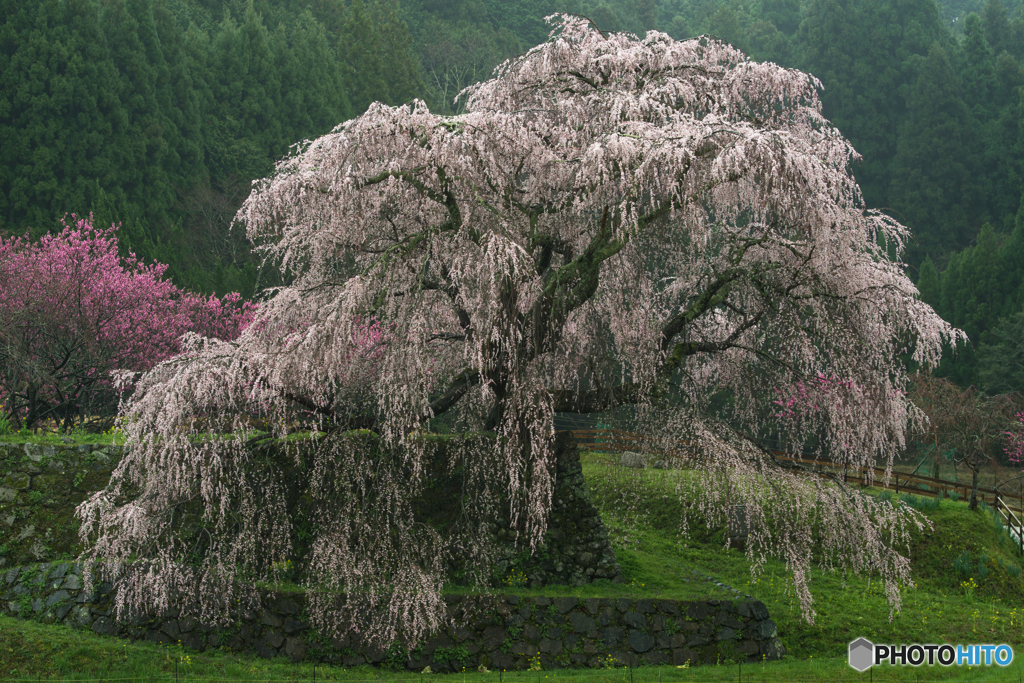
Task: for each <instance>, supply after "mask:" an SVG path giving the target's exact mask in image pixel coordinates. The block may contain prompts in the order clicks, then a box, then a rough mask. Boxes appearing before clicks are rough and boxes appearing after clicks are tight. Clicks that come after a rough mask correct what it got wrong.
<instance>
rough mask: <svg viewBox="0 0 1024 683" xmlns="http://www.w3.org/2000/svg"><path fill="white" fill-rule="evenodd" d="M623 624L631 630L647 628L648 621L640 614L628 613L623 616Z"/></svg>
mask: <svg viewBox="0 0 1024 683" xmlns="http://www.w3.org/2000/svg"><path fill="white" fill-rule="evenodd" d="M622 623H623V624H625V625H626V626H629V627H630V628H637V629H645V628H647V619H646V617H644V615H642V614H640V613H639V612H626V613H625V614H623V615H622Z"/></svg>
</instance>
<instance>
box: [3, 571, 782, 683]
mask: <svg viewBox="0 0 1024 683" xmlns="http://www.w3.org/2000/svg"><path fill="white" fill-rule="evenodd" d="M446 602H447V604H448V609H449V614H450V616H451V621H452V624H453V625H452V626H450V627H449V628H448V629H446V630H445V632H443V633H441V634H439V635H437V636H435V637H433V638H431V639H429V640H428V641H426V642H425V643H423V644H422V645H421V646H420V647H417V648H415V649H414V650H412V651H411V652H407V651H405V650H404V649H403V648H400V647H392V648H391V649H389V650H383V649H381V648H376V647H367V646H365V645H362V644H360V643H358V642H357V641H355V640H353V639H352V638H350V637H345V638H340V639H333V640H332V639H327V638H322V637H320V636H318V635H317V634H316V633H314V632H313V630H312V629H311V628H310V625H309V622H308V621H307V620H306V615H305V599H304V596H303V595H302V594H301V593H296V594H272V593H268V594H267V595H265V596H264V599H263V601H262V606H261V609H260V610H259V611H258V612H253V613H247V614H240V615H238V620H237V622H236V624H235V625H234V626H233V627H232V628H228V629H221V628H214V627H211V626H209V625H205V624H202V623H200V622H199V621H197V620H196V619H195V618H193V617H189V616H186V617H181V615H180V612H178V611H177V610H172V611H170V612H168V613H166V614H163V615H161V616H159V617H158V616H147V617H142V618H137V619H134V620H132V621H131V622H130V623H125V624H121V623H117V622H116V621H115V620H114V618H113V615H112V614H111V609H110V603H111V595H110V586H109V585H101V586H100V587H99V588H98V589H97V590H95V591H93V592H91V593H90V592H86V591H84V590H82V578H81V569H80V567H79V566H78V565H75V564H70V563H59V564H58V563H54V564H43V565H37V566H32V567H23V568H13V569H10V570H8V571H6V572H4V573H2V574H0V608H2V609H0V611H2V612H3V613H5V614H8V615H11V616H20V617H26V618H34V619H39V620H40V621H43V622H45V623H56V622H59V623H63V624H67V625H69V626H71V627H73V628H89V629H91V630H93V631H94V632H96V633H99V634H103V635H110V636H118V637H124V638H132V639H136V640H137V639H145V640H149V641H153V642H156V643H167V644H173V643H177V642H180V643H181V644H182V645H183V646H185V647H187V648H190V649H192V650H197V651H202V650H204V649H206V648H228V649H230V650H233V651H237V652H241V651H248V652H254V653H256V654H257V655H259V656H261V657H266V658H270V657H276V656H287V657H290V658H291V659H292V660H294V661H302V660H312V661H322V662H330V663H334V664H341V665H346V666H356V665H359V664H374V665H379V666H389V667H391V668H403V669H410V670H416V671H422V670H423V669H424V668H425V667H427V666H429V667H430V668H431V670H432V671H439V672H440V671H458V670H460V669H461V668H462V667H471V668H476V667H478V666H480V665H481V664H482V665H484V666H486V667H488V668H489V669H505V670H511V669H524V668H529V666H530V664H531V660H533V659H534V658H538V659H539V662H540V664H541V666H542V667H543V668H544V669H555V668H565V667H574V668H582V667H601V666H605V665H607V664H611V663H614V664H616V665H619V666H621V665H625V664H630V665H634V666H635V665H643V664H675V665H682V664H686V663H690V664H700V663H716V662H727V661H761V660H762V659H778V658H780V657H781V656H782V655H783V654H785V649H784V648H783V646H782V643H781V641H780V640H779V638H778V631H777V629H776V626H775V623H774V622H772V620H771V619H769V618H768V610H767V608H766V607H765V606H764V604H763V603H761V602H759V601H756V600H750V601H730V600H721V601H719V600H708V601H703V602H681V601H675V600H654V599H631V598H584V599H581V598H575V597H564V598H547V597H529V598H524V597H518V596H488V597H467V596H459V595H451V596H447V597H446Z"/></svg>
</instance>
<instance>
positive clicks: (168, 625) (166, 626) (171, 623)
mask: <svg viewBox="0 0 1024 683" xmlns="http://www.w3.org/2000/svg"><path fill="white" fill-rule="evenodd" d="M160 631H161V632H162V633H166V634H167V637H168V638H170V639H171V640H172V641H173V642H175V643H176V642H178V641H179V640H181V629H179V628H178V620H177V619H168V620H167V621H165V622H164V623H163V624H161V625H160Z"/></svg>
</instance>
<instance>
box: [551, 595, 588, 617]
mask: <svg viewBox="0 0 1024 683" xmlns="http://www.w3.org/2000/svg"><path fill="white" fill-rule="evenodd" d="M579 604H580V601H579V599H578V598H555V601H554V605H555V609H557V610H558V613H559V614H566V613H568V612H571V611H572V610H573V609H575V608H576V607H577V606H578V605H579ZM594 611H595V612H596V611H597V610H594Z"/></svg>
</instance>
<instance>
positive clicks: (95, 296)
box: [0, 216, 252, 430]
mask: <svg viewBox="0 0 1024 683" xmlns="http://www.w3.org/2000/svg"><path fill="white" fill-rule="evenodd" d="M72 218H73V219H74V218H75V217H74V216H72ZM62 225H63V226H64V229H63V230H62V231H61V232H60V234H58V235H47V236H44V237H43V238H42V239H41V240H40V241H39V242H38V243H32V242H30V241H29V240H28V239H27V238H10V239H8V240H5V241H0V360H2V362H0V396H2V397H3V398H4V399H5V401H6V403H7V409H8V413H9V414H10V416H11V418H12V419H14V420H18V421H22V422H23V424H24V426H25V427H28V428H31V427H33V426H34V425H36V424H37V423H38V422H40V421H41V420H45V419H54V420H57V421H58V422H63V425H64V428H65V429H67V430H70V429H71V427H72V425H73V424H74V423H75V422H76V421H81V420H82V419H83V418H84V416H86V415H92V414H105V415H108V416H109V415H112V414H113V412H114V411H115V410H116V407H117V394H116V392H115V391H114V387H113V384H112V382H111V376H110V373H111V371H113V370H123V371H131V372H142V371H145V370H148V369H150V368H152V367H153V366H154V365H156V364H157V363H158V362H160V361H161V360H164V359H166V358H168V357H170V356H172V355H174V354H176V353H177V352H178V351H179V350H180V347H179V337H180V336H181V335H182V334H183V333H185V332H188V331H191V332H194V333H197V334H200V335H203V336H215V337H220V338H225V339H232V338H234V337H236V336H238V333H239V332H240V331H241V329H242V328H243V327H244V326H245V325H246V324H247V322H248V321H249V320H250V319H251V317H252V307H251V305H250V304H245V303H243V302H242V301H241V300H240V298H239V297H238V295H237V294H229V295H227V296H225V297H224V298H223V299H218V298H217V297H215V296H211V297H208V298H206V297H201V296H197V295H194V294H191V293H188V292H183V291H181V290H179V289H178V288H177V287H175V286H174V285H173V284H172V283H171V282H170V281H168V280H165V279H163V274H164V271H165V269H166V266H163V265H160V264H154V265H151V266H146V265H144V264H142V263H141V262H140V261H139V260H138V259H136V258H135V256H134V255H129V256H128V258H121V257H119V256H118V254H117V238H116V234H115V233H116V230H115V228H113V227H112V228H110V229H109V230H98V229H95V228H93V226H92V224H91V220H90V219H81V220H77V221H76V222H75V223H74V224H73V225H71V226H69V225H67V224H65V223H63V221H62Z"/></svg>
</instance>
